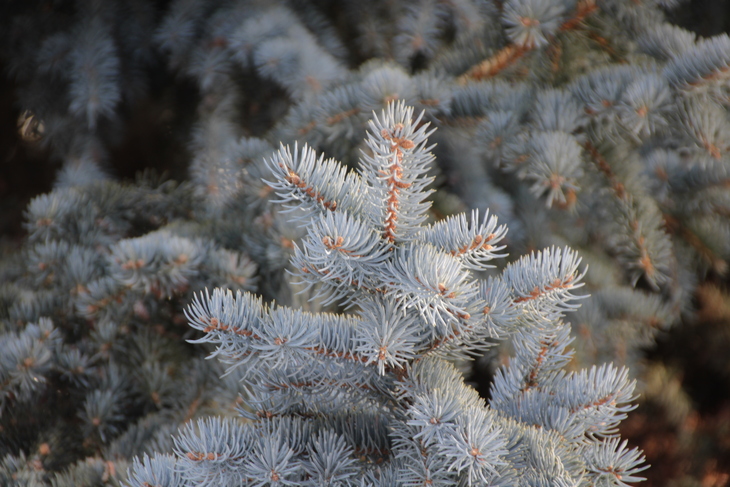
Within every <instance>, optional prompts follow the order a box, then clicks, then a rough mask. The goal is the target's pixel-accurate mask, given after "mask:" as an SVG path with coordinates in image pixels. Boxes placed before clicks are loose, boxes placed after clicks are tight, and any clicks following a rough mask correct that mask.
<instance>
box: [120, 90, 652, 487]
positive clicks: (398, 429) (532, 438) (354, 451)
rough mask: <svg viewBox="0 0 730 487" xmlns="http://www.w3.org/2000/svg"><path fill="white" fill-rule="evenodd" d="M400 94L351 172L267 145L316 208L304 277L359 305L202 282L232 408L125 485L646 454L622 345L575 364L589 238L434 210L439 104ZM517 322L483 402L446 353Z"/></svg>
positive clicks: (612, 468)
mask: <svg viewBox="0 0 730 487" xmlns="http://www.w3.org/2000/svg"><path fill="white" fill-rule="evenodd" d="M412 114H413V109H412V108H408V107H406V106H405V105H404V104H403V103H398V104H393V103H391V104H390V105H389V106H388V108H387V109H386V110H385V112H384V113H383V114H382V116H381V117H379V118H378V117H376V118H375V119H374V120H373V121H371V122H370V129H371V130H372V132H371V133H370V134H369V135H368V139H367V146H368V148H369V151H368V153H366V154H364V155H363V158H362V167H361V169H360V171H359V173H357V174H355V173H352V172H350V173H348V172H346V169H345V168H344V167H342V166H340V165H339V164H338V163H337V162H335V161H334V160H324V159H323V157H322V156H320V157H317V156H316V155H315V153H314V151H312V150H311V149H309V148H308V147H304V148H303V149H301V150H298V149H297V148H295V149H294V152H293V153H292V152H291V151H290V150H289V149H288V148H282V149H281V150H280V151H279V152H278V153H277V154H276V155H275V156H274V157H273V158H272V159H271V160H270V167H271V169H272V170H273V172H274V174H275V181H274V182H272V183H270V184H271V186H272V187H273V188H274V189H275V190H276V192H277V194H278V195H279V196H280V197H281V198H282V199H283V200H284V201H285V202H288V203H290V204H292V213H293V214H294V216H295V218H294V219H295V220H297V221H300V222H301V221H304V222H306V224H307V237H306V238H305V240H304V242H303V244H302V245H301V246H300V247H298V248H297V249H296V252H295V255H294V263H295V268H296V269H297V271H296V272H297V274H298V276H299V277H300V279H301V280H302V281H303V282H305V283H308V284H310V285H311V286H317V289H318V290H319V291H320V294H321V295H322V296H324V297H325V299H326V300H328V301H329V302H337V303H340V304H343V305H345V306H347V309H348V310H350V311H351V312H352V314H341V315H340V314H332V313H321V314H311V313H306V312H302V311H298V310H294V309H290V308H287V307H281V306H275V305H272V306H267V305H264V304H263V302H262V300H261V299H260V298H258V297H256V296H254V295H252V294H250V293H241V292H238V293H237V294H236V295H235V296H234V295H233V294H232V293H231V292H230V291H226V290H224V289H215V290H214V291H213V293H212V295H211V294H209V293H207V292H206V293H205V294H203V295H198V296H197V298H196V300H195V301H194V303H193V304H192V305H191V306H190V307H189V308H188V310H187V316H188V318H189V320H190V322H191V325H192V326H193V327H194V328H197V329H198V330H200V331H201V332H203V336H202V338H200V339H199V340H197V341H198V342H208V343H212V344H214V345H215V346H216V349H215V352H214V353H213V354H212V355H213V356H216V357H218V358H219V359H220V360H222V361H223V362H225V363H227V364H230V366H231V367H242V368H243V369H244V377H245V379H244V380H245V383H246V385H247V388H248V392H249V394H248V397H247V398H246V405H245V406H244V407H242V408H241V409H240V413H241V414H242V415H243V416H244V417H245V418H247V419H248V420H250V421H240V420H239V419H236V418H209V419H205V420H199V421H198V422H197V423H196V424H192V423H189V424H188V426H186V427H185V428H184V429H183V430H182V431H181V432H180V434H179V436H178V437H176V438H175V455H163V454H157V455H155V456H154V457H152V458H150V457H147V456H145V457H144V458H143V459H137V460H135V462H134V465H133V466H132V469H131V470H130V476H129V479H128V481H129V482H130V485H133V486H147V485H155V486H158V485H159V486H182V485H196V486H200V485H206V486H227V485H231V486H232V485H261V486H263V485H272V486H273V485H277V486H278V485H378V486H380V485H382V486H386V485H388V486H390V485H398V486H417V485H418V486H420V485H423V486H427V485H431V486H454V485H520V486H522V485H524V486H528V485H529V486H578V485H585V486H587V485H618V486H623V485H628V484H630V483H633V482H637V481H640V480H642V478H641V477H638V476H637V474H638V473H639V472H641V471H642V470H644V469H645V468H647V467H646V466H644V465H643V461H644V457H643V455H642V454H641V452H640V451H638V450H636V449H633V450H629V449H628V448H627V446H626V442H625V441H624V442H621V441H620V438H618V436H617V428H616V427H617V425H618V423H619V422H620V421H621V420H622V419H623V418H625V416H626V412H627V411H629V410H630V409H632V406H631V405H630V404H629V402H630V401H631V400H632V399H633V390H634V382H633V381H631V380H629V378H628V374H627V371H626V370H625V369H617V368H616V367H614V366H612V365H604V366H600V367H593V368H591V369H590V370H582V371H579V372H567V371H565V370H564V367H565V366H566V365H567V363H568V362H569V361H570V359H571V356H572V353H571V351H570V350H569V349H568V345H569V344H570V342H571V338H570V327H569V326H568V325H566V324H565V323H564V321H563V314H564V313H565V312H568V311H571V310H574V309H575V308H576V307H577V304H576V302H575V299H576V296H575V295H574V294H573V291H574V290H575V289H576V288H578V287H580V286H581V278H582V276H583V273H582V271H581V270H580V269H579V263H580V258H579V257H578V256H577V255H576V254H575V253H574V252H573V251H572V250H570V249H568V248H564V249H559V248H551V249H546V250H543V251H542V252H538V253H536V254H531V255H529V256H525V257H523V258H521V259H520V260H518V261H516V262H514V263H512V264H510V265H508V266H507V267H506V268H505V270H504V272H503V273H502V275H501V277H490V278H488V279H486V280H485V279H480V278H479V277H478V276H477V274H476V272H478V271H481V270H484V269H485V268H488V267H490V266H489V263H490V261H491V260H492V259H494V258H497V257H501V256H502V255H500V253H499V252H500V251H501V250H502V249H503V248H504V247H503V246H500V245H499V242H500V240H501V239H502V238H503V237H504V235H505V233H506V228H505V227H504V226H499V225H498V224H497V221H496V217H494V216H491V217H490V216H489V215H485V216H484V218H480V216H479V214H478V213H477V212H473V213H472V214H471V216H470V217H467V216H465V215H463V214H462V215H456V216H453V217H449V218H447V219H445V220H443V221H440V222H438V223H435V224H433V225H425V224H424V222H425V220H426V218H427V212H428V209H429V203H428V202H427V201H426V197H427V196H428V194H429V190H428V189H426V188H427V186H428V184H429V183H430V181H431V178H429V177H428V176H427V170H428V166H429V164H430V163H431V161H432V160H433V156H432V155H431V153H430V152H429V150H430V149H431V147H428V146H427V137H428V135H429V134H430V132H429V131H428V129H427V127H428V124H422V123H421V118H420V117H419V118H417V119H416V120H412ZM504 339H511V340H512V341H513V343H514V350H515V355H514V357H512V359H511V360H510V362H509V364H507V365H505V366H504V367H502V368H501V369H500V370H499V371H498V372H497V374H496V377H495V378H494V384H493V387H492V391H491V400H490V401H489V404H488V405H487V404H486V403H485V401H484V400H483V399H482V398H480V397H479V396H478V394H477V392H476V391H475V390H474V389H473V388H471V387H470V386H468V385H466V384H465V383H464V380H463V378H462V376H461V374H460V373H459V372H458V370H457V369H456V368H455V367H454V366H453V365H452V364H451V362H450V361H451V360H453V359H462V358H466V357H469V356H472V355H474V354H479V353H480V352H482V351H483V350H484V349H486V348H488V347H489V346H491V345H492V344H493V343H494V342H495V341H496V340H504Z"/></svg>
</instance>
